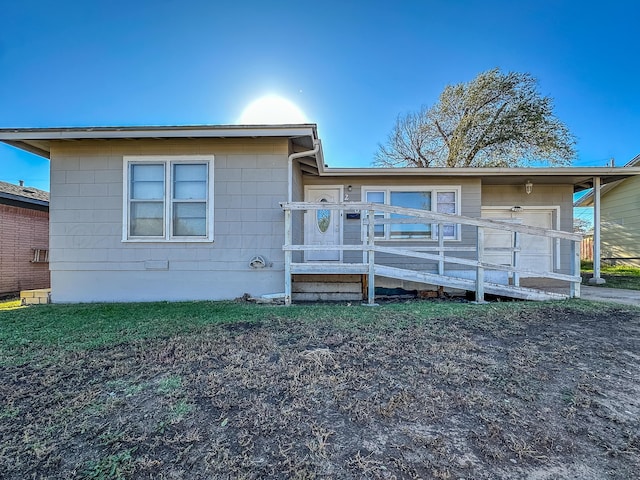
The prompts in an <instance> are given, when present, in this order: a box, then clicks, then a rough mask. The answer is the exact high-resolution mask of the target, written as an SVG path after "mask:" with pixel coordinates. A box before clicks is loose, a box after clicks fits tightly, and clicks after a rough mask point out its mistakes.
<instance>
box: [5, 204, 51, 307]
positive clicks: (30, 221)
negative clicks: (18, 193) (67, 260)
mask: <svg viewBox="0 0 640 480" xmlns="http://www.w3.org/2000/svg"><path fill="white" fill-rule="evenodd" d="M48 245H49V213H48V212H42V211H38V210H30V209H27V208H20V207H13V206H9V205H0V295H4V294H8V293H14V292H19V291H20V290H30V289H35V288H48V287H49V286H50V281H49V264H48V263H33V262H32V261H31V260H33V249H34V248H39V249H48V248H49V247H48Z"/></svg>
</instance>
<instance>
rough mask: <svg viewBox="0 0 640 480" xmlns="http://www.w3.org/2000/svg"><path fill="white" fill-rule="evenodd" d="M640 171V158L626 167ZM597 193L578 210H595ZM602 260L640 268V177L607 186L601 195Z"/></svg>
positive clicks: (589, 195)
mask: <svg viewBox="0 0 640 480" xmlns="http://www.w3.org/2000/svg"><path fill="white" fill-rule="evenodd" d="M625 167H626V168H634V167H635V168H637V167H640V155H637V156H636V157H635V158H633V159H632V160H631V161H630V162H628V163H627V164H626V165H625ZM594 198H595V197H594V192H593V191H590V192H588V193H587V194H586V195H584V196H583V197H582V198H580V199H579V200H578V201H577V202H576V204H575V206H576V207H593V206H594ZM600 244H601V247H600V258H601V260H603V261H605V262H607V263H610V264H614V265H630V266H636V267H638V266H640V177H635V176H634V177H629V178H626V179H621V180H618V181H615V182H611V183H609V184H607V185H604V186H603V187H602V189H601V191H600Z"/></svg>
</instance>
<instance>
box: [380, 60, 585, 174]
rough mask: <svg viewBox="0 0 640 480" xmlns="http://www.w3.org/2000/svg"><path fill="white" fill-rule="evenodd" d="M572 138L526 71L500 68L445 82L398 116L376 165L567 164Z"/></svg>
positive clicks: (381, 146) (550, 101)
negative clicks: (433, 95) (430, 101)
mask: <svg viewBox="0 0 640 480" xmlns="http://www.w3.org/2000/svg"><path fill="white" fill-rule="evenodd" d="M574 145H575V139H574V137H573V135H572V134H571V133H570V132H569V130H568V128H567V127H566V126H565V125H564V124H563V123H562V122H561V121H560V120H558V118H556V117H555V115H554V114H553V102H552V100H551V98H549V97H544V96H541V95H540V93H539V92H538V88H537V81H536V79H535V78H533V77H532V76H531V75H530V74H528V73H517V72H509V73H506V74H503V73H501V72H500V70H499V69H497V68H496V69H493V70H489V71H487V72H484V73H481V74H480V75H478V76H477V77H476V78H475V79H473V80H472V81H471V82H469V83H459V84H457V85H449V86H447V87H445V89H444V91H443V92H442V93H441V94H440V98H439V100H438V102H437V103H436V104H435V105H433V106H431V107H422V108H421V109H420V110H419V111H417V112H415V113H409V114H407V115H404V116H399V117H398V119H397V120H396V124H395V126H394V128H393V130H392V132H391V133H390V134H389V137H388V139H387V142H386V143H385V144H384V145H383V144H380V145H379V146H378V147H379V148H378V152H377V153H376V156H375V164H377V165H380V166H386V167H397V166H408V167H511V166H522V165H526V164H530V163H532V162H542V163H546V164H551V165H568V164H570V163H571V161H572V159H573V158H574V157H575V154H576V152H575V150H574Z"/></svg>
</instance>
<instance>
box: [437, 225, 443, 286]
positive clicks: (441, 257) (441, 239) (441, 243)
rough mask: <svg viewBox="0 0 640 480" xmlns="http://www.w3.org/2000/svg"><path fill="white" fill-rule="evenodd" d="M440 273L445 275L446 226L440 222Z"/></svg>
mask: <svg viewBox="0 0 640 480" xmlns="http://www.w3.org/2000/svg"><path fill="white" fill-rule="evenodd" d="M438 256H439V257H440V259H439V260H438V275H444V227H443V226H442V223H439V224H438Z"/></svg>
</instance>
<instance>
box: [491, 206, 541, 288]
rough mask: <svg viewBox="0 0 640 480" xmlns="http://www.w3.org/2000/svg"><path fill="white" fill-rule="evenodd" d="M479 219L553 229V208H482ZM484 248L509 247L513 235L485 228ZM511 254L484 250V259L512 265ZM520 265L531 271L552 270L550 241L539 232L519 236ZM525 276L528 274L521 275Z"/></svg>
mask: <svg viewBox="0 0 640 480" xmlns="http://www.w3.org/2000/svg"><path fill="white" fill-rule="evenodd" d="M482 218H488V219H491V220H502V221H507V222H513V223H520V224H523V225H531V226H533V227H540V228H547V229H552V228H553V210H552V209H527V207H523V209H522V210H520V211H519V212H512V211H511V210H510V209H509V208H490V207H489V208H483V209H482ZM484 244H485V246H486V247H511V246H513V245H512V236H511V233H510V232H506V231H504V230H493V229H486V230H485V241H484ZM512 257H513V255H512V254H511V253H505V252H487V251H485V253H484V259H485V261H487V262H491V263H499V264H503V265H512V264H513V260H512ZM519 264H520V267H521V268H522V269H524V270H529V271H532V272H551V271H553V240H552V239H551V238H544V237H541V236H538V235H526V234H522V235H520V260H519ZM521 276H522V277H526V276H527V275H526V274H525V275H521Z"/></svg>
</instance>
